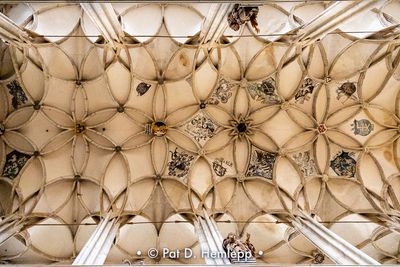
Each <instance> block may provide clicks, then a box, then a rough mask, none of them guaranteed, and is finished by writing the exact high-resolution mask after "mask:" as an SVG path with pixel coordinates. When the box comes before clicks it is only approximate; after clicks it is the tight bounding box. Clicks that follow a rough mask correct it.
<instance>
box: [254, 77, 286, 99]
mask: <svg viewBox="0 0 400 267" xmlns="http://www.w3.org/2000/svg"><path fill="white" fill-rule="evenodd" d="M247 89H248V91H249V93H250V96H251V98H252V99H254V100H256V101H260V102H261V103H264V104H277V103H280V102H281V99H280V97H279V96H278V94H277V93H276V83H275V79H274V78H272V77H270V78H268V79H266V80H263V81H262V82H259V83H250V84H249V85H248V86H247Z"/></svg>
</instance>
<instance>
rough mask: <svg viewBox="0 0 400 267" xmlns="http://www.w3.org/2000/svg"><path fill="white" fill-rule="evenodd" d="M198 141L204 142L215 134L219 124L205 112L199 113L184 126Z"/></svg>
mask: <svg viewBox="0 0 400 267" xmlns="http://www.w3.org/2000/svg"><path fill="white" fill-rule="evenodd" d="M184 129H185V132H187V133H188V134H190V136H192V137H193V138H194V139H195V140H196V141H197V142H199V143H201V144H203V143H205V142H206V141H207V140H208V139H210V138H211V137H213V136H214V135H215V132H216V131H217V125H215V123H214V122H213V121H212V120H211V119H209V118H207V117H206V116H205V115H204V114H203V113H198V114H197V115H196V116H194V117H193V118H192V119H191V120H190V121H189V122H188V123H187V124H186V125H185V127H184Z"/></svg>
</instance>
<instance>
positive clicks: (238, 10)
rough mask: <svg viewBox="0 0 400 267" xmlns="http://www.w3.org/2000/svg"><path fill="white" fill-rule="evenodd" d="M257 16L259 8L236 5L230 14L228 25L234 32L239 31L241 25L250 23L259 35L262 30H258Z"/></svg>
mask: <svg viewBox="0 0 400 267" xmlns="http://www.w3.org/2000/svg"><path fill="white" fill-rule="evenodd" d="M257 15H258V7H251V6H240V5H239V4H235V6H234V7H233V9H232V11H231V12H229V14H228V25H229V27H230V28H231V29H232V30H234V31H238V30H239V29H240V25H243V24H245V23H246V22H248V21H250V23H251V26H253V28H254V29H255V30H256V32H257V33H258V32H260V29H259V28H258V22H257Z"/></svg>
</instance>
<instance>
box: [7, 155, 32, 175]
mask: <svg viewBox="0 0 400 267" xmlns="http://www.w3.org/2000/svg"><path fill="white" fill-rule="evenodd" d="M30 158H31V156H30V155H27V154H24V153H21V152H18V151H16V150H14V151H12V152H10V153H8V154H7V156H6V163H5V165H4V169H3V175H2V176H4V177H8V178H10V179H14V178H15V177H17V176H18V174H19V172H20V171H21V170H22V168H23V167H24V166H25V163H26V162H27V161H28V160H29V159H30Z"/></svg>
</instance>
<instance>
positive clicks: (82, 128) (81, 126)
mask: <svg viewBox="0 0 400 267" xmlns="http://www.w3.org/2000/svg"><path fill="white" fill-rule="evenodd" d="M85 130H86V127H85V125H84V124H82V123H75V133H77V134H80V133H83V132H84V131H85Z"/></svg>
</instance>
